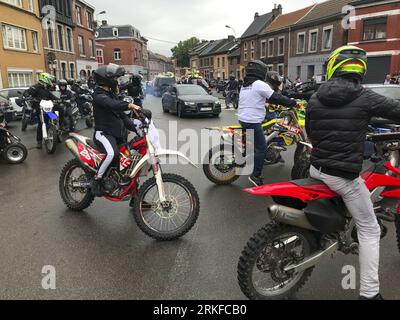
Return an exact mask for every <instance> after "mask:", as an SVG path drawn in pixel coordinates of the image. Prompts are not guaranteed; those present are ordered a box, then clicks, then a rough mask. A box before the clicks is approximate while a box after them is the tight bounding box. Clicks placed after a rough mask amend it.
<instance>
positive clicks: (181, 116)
mask: <svg viewBox="0 0 400 320" xmlns="http://www.w3.org/2000/svg"><path fill="white" fill-rule="evenodd" d="M177 110H178V112H177V114H178V117H179V118H183V112H182V106H181V105H180V104H178V107H177Z"/></svg>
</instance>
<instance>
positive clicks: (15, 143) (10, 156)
mask: <svg viewBox="0 0 400 320" xmlns="http://www.w3.org/2000/svg"><path fill="white" fill-rule="evenodd" d="M0 155H1V156H2V157H3V158H4V159H5V160H6V161H7V162H8V163H10V164H20V163H22V162H24V161H25V160H26V158H27V157H28V150H27V149H26V147H25V146H24V145H23V144H22V143H21V138H19V137H17V136H15V135H13V134H12V133H11V132H10V131H9V130H7V129H6V122H5V118H4V114H3V112H2V111H0Z"/></svg>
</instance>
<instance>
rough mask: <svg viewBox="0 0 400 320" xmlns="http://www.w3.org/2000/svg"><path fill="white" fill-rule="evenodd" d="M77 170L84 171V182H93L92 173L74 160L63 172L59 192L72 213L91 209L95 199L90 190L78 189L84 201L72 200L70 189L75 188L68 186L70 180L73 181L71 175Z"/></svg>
mask: <svg viewBox="0 0 400 320" xmlns="http://www.w3.org/2000/svg"><path fill="white" fill-rule="evenodd" d="M76 169H79V170H81V171H82V173H83V174H82V176H81V178H83V179H84V180H85V181H83V182H88V181H90V180H91V176H92V173H91V172H90V171H89V170H88V169H86V168H85V167H84V166H82V164H81V163H80V162H79V161H78V160H76V159H72V160H70V161H69V162H68V163H67V164H66V165H65V166H64V168H63V169H62V171H61V176H60V181H59V191H60V195H61V198H62V200H63V202H64V203H65V205H66V206H67V207H68V208H69V209H70V210H72V211H76V212H80V211H83V210H85V209H87V208H89V207H90V206H91V204H92V203H93V201H94V199H95V197H94V196H93V195H92V192H91V190H90V189H89V188H81V189H80V190H78V188H77V190H76V191H78V192H80V193H81V194H82V195H83V196H82V199H81V200H74V199H72V196H71V190H70V189H73V187H72V186H70V185H68V182H69V181H68V180H69V179H71V174H72V172H73V171H74V170H76Z"/></svg>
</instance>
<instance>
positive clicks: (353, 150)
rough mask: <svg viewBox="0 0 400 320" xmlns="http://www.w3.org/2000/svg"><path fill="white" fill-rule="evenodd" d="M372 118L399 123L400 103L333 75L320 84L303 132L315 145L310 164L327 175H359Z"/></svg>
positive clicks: (358, 83)
mask: <svg viewBox="0 0 400 320" xmlns="http://www.w3.org/2000/svg"><path fill="white" fill-rule="evenodd" d="M373 117H382V118H386V119H389V120H392V121H394V122H400V102H398V101H395V100H392V99H389V98H386V97H384V96H381V95H379V94H377V93H375V92H373V91H372V90H370V89H367V88H363V87H362V85H361V83H360V82H359V81H357V80H354V79H350V78H333V79H331V80H330V81H328V82H327V83H326V84H323V85H322V86H321V87H320V88H319V90H318V91H317V92H316V93H315V94H314V95H313V96H312V97H311V99H310V101H309V105H308V107H307V115H306V131H307V134H308V137H309V139H310V141H311V143H312V144H313V147H314V148H313V151H312V155H311V164H312V165H313V166H314V167H315V168H317V169H319V170H321V171H322V172H323V173H325V174H328V175H332V176H337V177H341V178H345V179H351V180H354V179H356V178H358V177H359V175H360V173H361V170H362V164H363V160H364V148H365V139H366V135H367V131H368V125H369V123H370V120H371V118H373Z"/></svg>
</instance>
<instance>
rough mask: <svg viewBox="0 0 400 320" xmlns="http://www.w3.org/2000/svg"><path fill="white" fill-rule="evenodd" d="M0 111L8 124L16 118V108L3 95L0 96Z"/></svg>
mask: <svg viewBox="0 0 400 320" xmlns="http://www.w3.org/2000/svg"><path fill="white" fill-rule="evenodd" d="M0 113H1V114H3V117H4V121H5V122H6V124H7V123H8V122H10V121H13V120H14V119H15V110H13V108H12V107H11V106H10V103H9V101H8V100H7V99H6V98H4V97H3V96H0Z"/></svg>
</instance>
